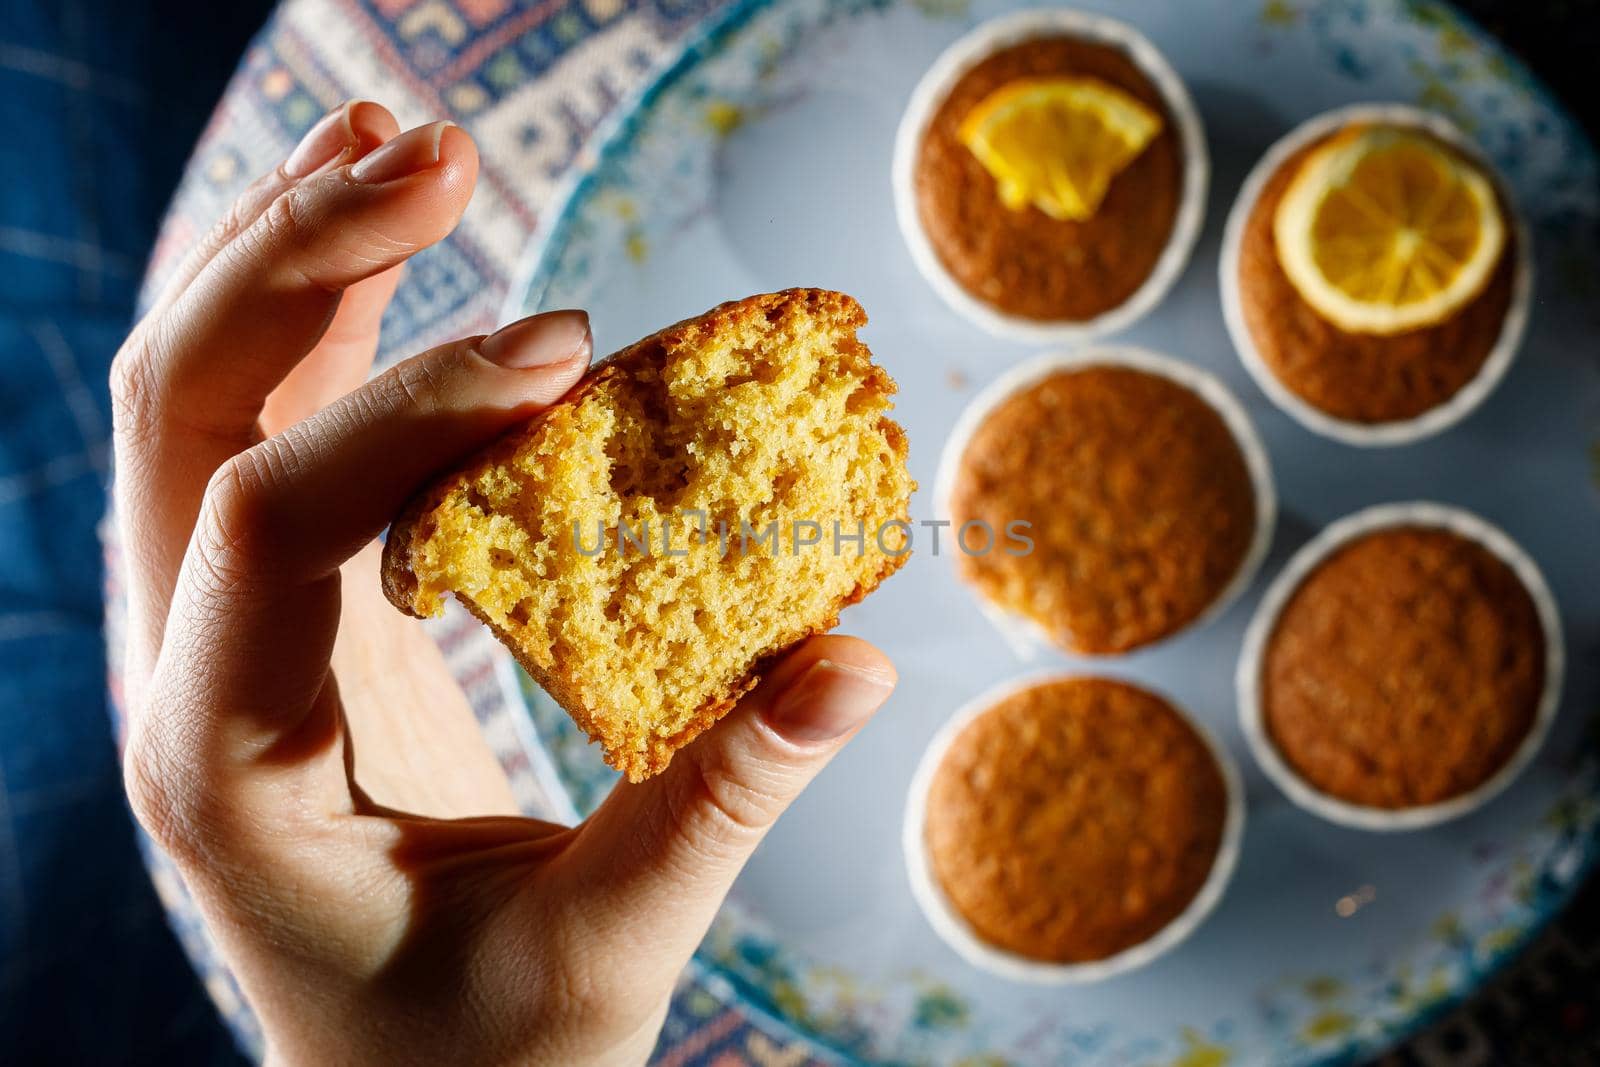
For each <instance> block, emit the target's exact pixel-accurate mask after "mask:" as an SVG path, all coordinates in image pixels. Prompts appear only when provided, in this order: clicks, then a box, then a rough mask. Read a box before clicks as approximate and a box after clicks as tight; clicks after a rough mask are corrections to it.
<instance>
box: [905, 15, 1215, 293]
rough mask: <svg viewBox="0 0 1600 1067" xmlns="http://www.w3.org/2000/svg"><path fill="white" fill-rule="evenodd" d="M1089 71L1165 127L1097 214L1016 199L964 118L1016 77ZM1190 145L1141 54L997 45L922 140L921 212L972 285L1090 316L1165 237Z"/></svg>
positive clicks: (1132, 279) (1140, 270)
mask: <svg viewBox="0 0 1600 1067" xmlns="http://www.w3.org/2000/svg"><path fill="white" fill-rule="evenodd" d="M1059 75H1083V76H1089V77H1094V78H1099V79H1100V80H1101V81H1103V82H1106V83H1107V84H1109V85H1113V86H1115V87H1116V88H1118V89H1121V90H1122V91H1124V92H1126V93H1128V94H1129V95H1131V96H1133V97H1136V98H1137V99H1139V100H1140V101H1142V102H1143V103H1145V104H1147V105H1149V106H1150V107H1151V108H1153V109H1155V111H1156V112H1157V113H1159V114H1160V115H1161V117H1162V127H1161V132H1160V133H1159V134H1158V135H1157V136H1156V138H1155V140H1154V141H1152V142H1151V143H1150V144H1149V145H1147V146H1146V147H1145V150H1144V151H1143V152H1141V153H1139V155H1138V157H1137V158H1135V159H1134V160H1133V162H1132V163H1130V164H1129V165H1128V166H1127V168H1126V169H1124V170H1123V171H1122V172H1121V173H1120V174H1118V175H1117V176H1116V177H1115V178H1114V179H1112V182H1111V187H1110V189H1109V190H1107V192H1106V198H1105V200H1104V201H1103V202H1102V203H1101V204H1100V208H1099V210H1098V211H1096V212H1095V214H1094V216H1093V217H1092V218H1089V219H1085V220H1083V221H1081V222H1074V221H1069V220H1062V219H1053V218H1051V217H1050V216H1048V215H1046V214H1045V213H1044V212H1042V211H1040V210H1039V209H1038V208H1036V207H1033V206H1032V205H1030V206H1028V207H1027V208H1024V209H1023V210H1021V211H1012V210H1010V209H1009V208H1007V207H1006V206H1005V205H1004V204H1002V203H1001V202H1000V199H999V197H998V196H997V195H996V192H995V182H994V178H993V177H991V176H990V174H989V172H988V171H987V170H985V169H984V167H983V164H982V163H980V162H978V158H977V157H976V156H974V155H973V154H972V152H971V151H970V150H969V149H968V148H967V147H966V146H965V145H963V144H962V143H961V139H960V137H959V136H958V132H957V131H958V129H959V127H960V125H961V120H962V119H963V118H965V117H966V114H967V112H968V111H970V110H972V108H973V107H974V106H975V105H976V104H978V103H979V102H980V101H981V100H983V99H984V97H986V96H988V95H989V94H990V93H991V92H993V91H994V90H996V89H998V88H1000V87H1001V86H1003V85H1005V84H1006V83H1008V82H1012V81H1015V80H1017V79H1018V78H1027V77H1051V76H1059ZM1183 167H1184V161H1183V153H1182V147H1181V144H1180V141H1179V138H1178V130H1177V124H1176V123H1175V122H1174V121H1173V118H1172V115H1171V113H1170V112H1169V111H1168V109H1167V105H1166V101H1165V100H1163V99H1162V97H1161V94H1160V92H1158V91H1157V90H1156V87H1155V86H1154V85H1153V84H1151V82H1150V79H1149V78H1148V77H1146V76H1145V74H1144V72H1143V71H1141V70H1140V69H1139V68H1138V66H1137V65H1135V64H1134V62H1133V61H1132V60H1131V59H1129V58H1128V57H1127V56H1126V55H1124V54H1123V53H1122V52H1120V51H1118V50H1117V49H1115V48H1112V47H1109V46H1107V45H1103V44H1095V43H1093V42H1090V41H1083V40H1078V39H1076V38H1071V37H1044V38H1039V39H1037V40H1032V41H1027V42H1024V43H1022V44H1018V45H1013V46H1012V47H1010V48H1007V49H1003V50H1002V51H999V52H996V53H994V54H993V55H991V56H989V57H988V58H986V59H984V60H983V61H982V62H980V63H978V64H977V65H976V66H974V67H973V68H972V69H971V70H969V71H967V72H966V74H964V75H962V77H961V78H960V80H959V81H957V82H956V84H955V87H954V88H952V89H951V90H950V94H949V95H948V96H947V97H946V98H945V100H944V102H943V103H942V104H940V105H939V108H938V110H937V111H935V112H934V116H933V119H932V121H931V122H930V123H929V125H928V130H927V132H926V134H924V135H923V139H922V145H921V147H920V149H919V150H918V152H917V164H916V172H915V185H916V194H917V207H918V214H919V215H920V217H921V219H922V226H923V229H924V230H925V231H926V232H927V235H928V240H929V242H930V243H931V244H932V245H933V249H934V253H935V254H936V255H937V256H938V257H939V261H940V262H941V263H943V264H944V266H945V269H946V270H947V271H949V272H950V274H951V276H952V277H953V278H955V280H956V281H957V282H958V283H959V284H960V285H961V287H962V288H964V289H966V290H967V291H968V292H969V293H971V294H972V295H973V296H975V297H977V298H978V299H980V300H982V301H984V302H985V303H987V304H990V305H992V306H994V307H996V308H999V309H1000V310H1001V311H1005V312H1009V313H1011V314H1013V315H1020V316H1023V317H1026V318H1030V319H1041V320H1069V321H1082V320H1086V319H1092V318H1094V317H1095V316H1096V315H1099V314H1100V313H1102V312H1105V311H1109V310H1110V309H1112V308H1114V307H1117V306H1118V305H1119V304H1122V303H1124V302H1125V301H1126V300H1127V299H1128V298H1129V297H1131V296H1132V295H1133V294H1134V293H1135V292H1136V291H1137V290H1138V289H1139V287H1140V286H1141V285H1143V284H1144V281H1145V279H1146V278H1148V277H1149V276H1150V272H1151V270H1153V269H1154V268H1155V264H1156V260H1158V259H1159V258H1160V257H1161V252H1162V250H1163V249H1164V248H1165V247H1166V244H1167V238H1168V237H1169V236H1171V233H1172V223H1173V220H1174V218H1176V216H1177V213H1178V202H1179V199H1180V197H1181V194H1182V189H1183Z"/></svg>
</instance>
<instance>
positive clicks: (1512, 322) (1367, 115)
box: [1218, 104, 1533, 447]
mask: <svg viewBox="0 0 1600 1067" xmlns="http://www.w3.org/2000/svg"><path fill="white" fill-rule="evenodd" d="M1354 123H1370V124H1382V125H1388V126H1409V127H1414V128H1420V129H1422V130H1424V131H1426V132H1427V133H1430V134H1432V135H1433V136H1435V137H1437V138H1438V139H1439V140H1441V141H1444V142H1445V143H1446V144H1449V145H1451V146H1452V147H1454V148H1456V149H1457V150H1458V151H1460V152H1461V153H1462V154H1463V155H1464V156H1466V157H1467V158H1469V159H1471V160H1473V161H1474V162H1476V163H1477V164H1478V165H1479V166H1480V167H1482V168H1483V171H1484V173H1485V174H1488V175H1489V177H1490V179H1491V180H1492V181H1493V182H1494V184H1495V187H1496V188H1497V189H1498V190H1499V192H1500V195H1501V199H1502V201H1503V203H1505V204H1506V205H1507V209H1508V213H1509V216H1510V217H1509V218H1507V220H1506V223H1507V227H1508V229H1510V231H1511V234H1512V242H1513V244H1514V245H1515V248H1514V249H1513V252H1512V254H1513V255H1514V256H1515V257H1516V258H1515V265H1514V267H1513V279H1512V285H1511V302H1510V304H1509V305H1508V306H1507V308H1506V315H1505V319H1504V321H1503V322H1502V323H1501V325H1500V336H1499V337H1498V338H1497V339H1496V340H1495V343H1494V347H1493V348H1491V349H1490V350H1489V355H1488V356H1487V357H1486V358H1485V359H1484V361H1483V366H1481V367H1479V368H1478V373H1477V374H1476V375H1475V376H1474V377H1473V378H1472V380H1471V381H1469V382H1467V383H1466V384H1465V385H1463V386H1462V387H1461V388H1460V389H1459V390H1457V391H1456V393H1455V395H1454V396H1452V397H1450V399H1448V400H1446V401H1445V402H1444V403H1443V404H1440V405H1438V406H1437V407H1433V408H1429V409H1428V410H1427V411H1424V412H1423V413H1422V414H1420V415H1416V416H1414V417H1412V418H1409V419H1395V420H1391V421H1389V422H1357V421H1355V420H1352V419H1341V418H1338V417H1336V416H1333V415H1330V414H1328V413H1327V412H1325V411H1322V410H1321V409H1320V408H1317V407H1314V406H1312V405H1311V404H1310V403H1308V402H1306V401H1305V400H1302V399H1301V398H1300V397H1299V396H1297V395H1295V393H1294V392H1293V391H1292V390H1291V389H1290V388H1289V387H1288V386H1286V385H1285V384H1284V383H1283V382H1282V381H1281V380H1279V378H1278V376H1277V375H1276V374H1274V373H1273V372H1272V368H1270V367H1269V366H1267V363H1266V360H1265V359H1263V358H1262V356H1261V352H1260V350H1259V349H1258V348H1256V343H1255V339H1254V338H1253V337H1251V335H1250V328H1249V327H1248V326H1247V325H1246V324H1245V321H1244V305H1243V303H1242V300H1241V297H1240V294H1239V253H1240V248H1241V246H1242V245H1243V242H1244V230H1245V225H1246V224H1247V223H1248V222H1249V219H1250V212H1251V211H1252V210H1253V209H1254V208H1255V204H1256V200H1257V199H1259V198H1260V196H1261V190H1262V188H1263V187H1264V186H1265V185H1266V183H1267V181H1268V180H1269V179H1270V178H1271V177H1272V176H1273V175H1274V174H1276V173H1277V171H1278V169H1279V168H1280V167H1281V166H1283V164H1284V163H1285V162H1286V161H1287V160H1288V159H1289V157H1291V156H1293V155H1294V154H1295V153H1296V152H1298V151H1300V150H1301V149H1302V148H1305V147H1306V146H1307V145H1309V144H1311V143H1312V142H1314V141H1317V140H1320V139H1321V138H1323V137H1326V136H1327V135H1329V134H1331V133H1333V132H1334V131H1336V130H1339V129H1342V128H1344V127H1346V126H1349V125H1351V124H1354ZM1218 272H1219V277H1218V282H1219V284H1220V286H1221V289H1222V317H1223V320H1224V321H1225V322H1226V323H1227V327H1228V336H1229V337H1230V338H1232V340H1233V347H1234V349H1235V351H1237V352H1238V353H1239V359H1240V360H1241V361H1242V362H1243V363H1244V365H1245V369H1246V370H1248V371H1249V372H1250V376H1251V377H1253V378H1254V379H1255V380H1256V384H1257V385H1259V386H1261V391H1262V392H1264V393H1266V394H1267V397H1268V398H1269V399H1270V400H1271V401H1272V402H1273V403H1274V404H1276V405H1277V406H1278V408H1279V409H1281V410H1282V411H1283V412H1285V413H1286V414H1287V415H1289V416H1290V417H1291V418H1293V419H1294V420H1295V421H1296V422H1298V423H1300V424H1301V425H1302V426H1304V427H1305V428H1306V429H1308V430H1311V431H1312V432H1313V433H1318V434H1321V435H1322V436H1324V437H1329V438H1332V439H1333V440H1335V441H1342V442H1343V443H1345V444H1347V445H1358V446H1363V447H1381V446H1387V445H1405V444H1410V443H1411V442H1413V441H1420V440H1422V439H1423V438H1425V437H1431V436H1433V435H1434V434H1436V433H1441V432H1442V431H1444V430H1446V429H1448V428H1449V427H1451V426H1454V425H1455V424H1456V423H1458V422H1460V421H1461V420H1462V419H1464V418H1466V417H1467V415H1468V414H1470V413H1471V412H1472V411H1473V410H1474V409H1475V408H1477V407H1478V405H1479V404H1482V403H1483V402H1484V400H1485V399H1487V398H1488V396H1489V394H1490V393H1491V392H1493V391H1494V388H1495V386H1497V385H1499V384H1500V379H1502V378H1504V377H1505V375H1506V371H1507V370H1509V369H1510V367H1511V361H1512V359H1514V358H1515V356H1516V354H1517V349H1518V347H1519V346H1520V345H1521V343H1522V336H1523V334H1524V333H1525V332H1526V330H1527V325H1528V308H1529V305H1530V304H1531V302H1532V299H1533V243H1532V236H1531V235H1530V234H1529V232H1528V226H1527V224H1526V222H1525V221H1524V220H1523V218H1522V215H1521V213H1520V212H1519V211H1518V210H1517V207H1516V204H1515V202H1514V201H1513V200H1512V198H1511V194H1510V187H1509V186H1508V185H1507V183H1506V181H1505V179H1504V178H1503V177H1502V176H1501V175H1500V173H1499V172H1498V171H1496V170H1495V168H1494V165H1493V164H1492V163H1491V162H1490V161H1489V160H1488V158H1487V157H1485V156H1484V154H1483V153H1482V151H1480V150H1479V149H1478V147H1477V145H1475V144H1474V143H1473V142H1472V141H1471V140H1470V139H1469V138H1467V137H1466V135H1464V134H1463V133H1462V132H1461V131H1460V130H1458V129H1457V128H1456V127H1455V126H1454V125H1453V124H1452V123H1451V122H1450V121H1449V120H1447V119H1445V118H1443V117H1442V116H1440V115H1437V114H1434V113H1433V112H1431V111H1424V110H1423V109H1421V108H1416V107H1410V106H1407V105H1405V104H1354V105H1351V106H1349V107H1341V108H1338V109H1336V110H1333V111H1328V112H1324V113H1323V114H1321V115H1317V116H1316V117H1314V118H1311V119H1308V120H1306V121H1305V122H1303V123H1301V124H1300V125H1299V126H1296V127H1295V128H1294V129H1293V130H1291V131H1289V133H1287V134H1285V135H1284V136H1283V137H1282V138H1281V139H1280V140H1279V141H1278V142H1277V143H1276V144H1274V145H1273V146H1272V147H1271V148H1269V149H1267V152H1266V154H1265V155H1263V156H1262V157H1261V160H1260V162H1258V163H1257V164H1256V165H1255V167H1254V169H1252V170H1251V171H1250V174H1249V176H1248V177H1246V178H1245V180H1244V185H1243V186H1241V187H1240V189H1239V196H1238V198H1237V199H1235V200H1234V202H1233V207H1232V208H1231V209H1230V210H1229V212H1228V221H1227V225H1226V226H1225V227H1224V229H1223V232H1222V256H1221V259H1220V261H1219V266H1218Z"/></svg>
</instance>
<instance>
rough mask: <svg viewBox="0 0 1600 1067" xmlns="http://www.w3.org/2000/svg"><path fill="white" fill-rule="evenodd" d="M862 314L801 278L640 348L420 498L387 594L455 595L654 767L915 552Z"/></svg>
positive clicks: (394, 537) (419, 602)
mask: <svg viewBox="0 0 1600 1067" xmlns="http://www.w3.org/2000/svg"><path fill="white" fill-rule="evenodd" d="M865 324H866V315H865V313H864V312H863V311H862V310H861V306H860V305H859V304H858V303H856V301H855V300H854V299H852V298H851V297H848V296H846V295H844V294H842V293H836V292H830V291H827V290H821V289H791V290H786V291H784V292H781V293H771V294H766V295H761V296H753V297H750V298H748V299H745V300H739V301H734V302H731V303H727V304H723V305H721V306H720V307H717V308H713V309H712V310H711V311H708V312H706V313H705V314H704V315H701V316H699V317H697V318H693V319H688V320H685V321H684V322H680V323H678V324H677V325H675V326H671V327H668V328H667V329H665V330H662V331H660V332H659V333H656V334H654V335H652V336H650V337H647V338H645V339H644V340H642V341H639V342H637V343H635V344H633V345H630V346H629V347H627V348H625V349H623V350H622V351H620V352H618V353H616V354H615V355H613V356H612V357H610V358H609V359H607V360H605V361H604V362H602V363H599V364H597V365H596V366H595V367H594V368H593V369H592V370H591V371H590V372H589V374H588V375H587V376H586V377H585V378H584V379H583V381H582V382H580V383H579V385H578V386H577V387H576V388H575V389H574V390H573V391H572V393H570V394H569V395H568V397H567V398H566V399H564V400H563V401H562V402H561V403H559V404H557V405H556V406H554V407H552V408H550V409H548V410H547V411H545V412H543V413H542V414H541V415H539V416H538V417H537V418H535V419H534V420H533V421H532V422H530V423H529V424H527V425H526V426H524V427H522V428H520V429H517V430H515V431H513V432H512V433H510V434H508V435H507V436H505V437H504V438H502V439H501V440H500V441H498V442H496V443H495V444H494V445H492V446H490V447H489V448H488V449H487V450H485V451H484V452H482V453H481V454H479V455H478V456H477V457H475V458H473V459H472V460H470V461H469V462H467V463H466V464H464V465H463V466H462V467H460V468H459V469H457V470H455V471H453V472H452V473H450V474H448V475H446V476H444V477H443V478H441V479H440V480H439V481H438V482H437V483H436V484H434V485H433V486H432V487H431V488H429V489H427V490H426V491H425V492H423V493H422V494H420V495H419V496H418V497H417V498H416V499H415V500H414V501H413V502H412V503H411V504H410V505H409V506H408V507H407V508H406V510H405V511H404V513H403V514H402V515H401V517H400V518H399V519H397V520H396V522H395V523H394V526H393V527H392V529H391V531H390V535H389V539H388V543H387V545H386V546H385V551H384V568H383V575H384V591H385V593H386V594H387V595H388V597H389V599H390V601H391V602H393V603H394V604H395V605H396V606H397V607H399V608H400V609H401V610H402V611H406V612H408V613H410V614H413V615H417V616H428V615H433V614H436V613H437V612H438V611H439V610H441V606H442V598H443V597H444V596H445V594H447V593H454V594H455V596H456V597H457V599H458V600H460V601H461V603H462V604H464V605H465V606H466V607H467V609H468V610H469V611H471V612H472V613H473V614H475V615H476V616H478V617H479V618H480V619H482V620H483V621H484V622H485V623H487V624H488V625H489V626H490V627H491V628H492V629H493V630H494V632H495V634H496V635H497V636H498V637H499V638H500V640H501V641H502V642H504V643H505V645H506V646H507V647H508V648H509V649H510V650H511V651H512V653H513V654H514V655H515V656H516V657H517V659H518V661H519V662H521V664H522V665H523V667H525V668H526V669H527V671H528V672H529V674H531V675H532V676H533V678H534V680H535V681H537V682H538V683H539V684H540V685H541V686H542V687H543V688H544V689H545V690H546V691H547V692H549V693H550V695H551V696H552V697H554V698H555V699H556V700H557V701H558V702H559V703H560V704H561V706H562V707H563V708H565V709H566V711H567V712H568V713H569V714H570V715H571V716H572V718H573V719H574V720H575V721H576V722H577V723H578V725H579V726H581V727H582V728H583V729H584V730H585V731H586V732H587V733H588V735H589V736H590V738H591V739H593V740H595V741H598V742H599V743H600V744H601V746H602V747H603V748H604V751H605V758H606V761H607V762H608V763H610V764H611V765H612V766H613V767H616V768H617V769H618V770H620V771H622V772H624V773H625V774H626V775H627V776H628V777H629V778H630V779H632V780H635V781H637V780H640V779H643V778H646V777H648V776H650V775H652V774H656V773H658V772H659V771H661V770H662V769H663V768H665V767H666V766H667V763H668V761H669V760H671V758H672V754H673V753H674V752H675V751H676V750H677V749H678V748H680V747H682V746H683V745H685V744H687V743H688V742H689V741H691V740H692V739H694V737H696V736H697V735H698V734H700V733H701V732H703V731H704V730H706V729H707V728H708V727H710V726H711V725H712V724H713V723H715V722H716V721H717V720H718V719H719V718H721V717H722V716H723V715H724V714H726V713H727V712H728V711H729V710H730V709H731V708H732V707H733V706H734V704H735V702H736V701H737V700H738V699H739V697H740V696H742V695H743V694H744V693H746V692H748V691H749V690H750V689H752V688H754V687H755V685H756V683H757V682H758V681H759V680H760V678H761V675H762V672H763V670H764V668H765V665H766V664H768V663H770V662H771V661H772V660H773V659H774V658H775V657H776V656H778V654H779V653H781V652H783V651H784V650H786V649H788V648H789V647H791V646H792V645H794V644H795V643H796V642H798V641H800V640H801V639H803V638H805V637H807V636H809V635H811V634H816V633H821V632H823V631H826V630H828V629H831V628H832V627H834V626H836V625H837V624H838V621H839V611H840V609H842V608H843V607H845V606H846V605H847V604H850V603H853V602H854V601H857V600H859V599H861V598H862V597H863V596H865V595H866V594H867V593H868V592H870V591H871V590H873V589H874V588H876V587H877V585H878V583H879V582H881V581H882V580H883V579H884V578H886V577H887V576H888V575H889V574H891V573H893V572H894V571H895V570H896V569H897V568H899V567H900V565H901V564H902V563H904V561H905V558H906V555H907V554H908V552H909V548H910V545H909V541H908V536H909V526H895V525H893V523H894V522H895V521H896V520H899V521H902V522H904V521H905V520H906V519H907V508H908V503H909V497H910V494H911V492H912V490H913V489H914V488H915V485H914V483H913V482H912V481H911V478H910V476H909V475H908V473H907V471H906V466H905V459H906V438H905V434H904V432H903V431H902V430H901V428H900V427H899V426H898V425H897V424H896V423H894V422H893V421H891V420H890V419H889V417H888V411H889V409H890V408H891V406H892V404H891V402H890V397H891V396H892V394H893V393H894V390H895V386H894V382H893V380H892V379H890V377H889V376H888V374H887V373H885V372H884V371H883V370H882V369H881V368H879V367H878V366H876V365H874V364H873V363H872V361H871V352H870V351H868V349H867V347H866V345H864V344H862V343H861V342H860V341H859V340H857V338H856V331H857V329H859V328H860V327H861V326H863V325H865ZM813 523H814V524H816V527H815V528H813V527H812V526H811V525H810V524H813ZM835 523H837V524H838V529H839V530H840V531H842V533H843V534H844V535H845V538H846V539H843V540H836V539H835V537H834V536H833V535H834V532H835ZM773 524H776V531H775V536H763V535H766V534H770V533H771V531H772V525H773ZM863 529H864V531H865V538H864V539H863V541H862V543H860V545H859V546H858V544H857V543H856V542H855V541H854V540H852V539H849V538H851V537H853V535H854V534H856V533H857V532H859V531H861V530H863ZM664 531H665V532H664ZM879 531H882V536H881V538H880V537H879V536H877V535H878V533H879ZM819 534H820V537H819V539H818V540H817V542H816V543H814V544H806V543H805V542H808V541H810V540H811V539H812V538H813V536H817V535H819ZM641 543H642V544H643V545H644V546H645V547H644V548H642V549H641V547H640V545H641Z"/></svg>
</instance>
